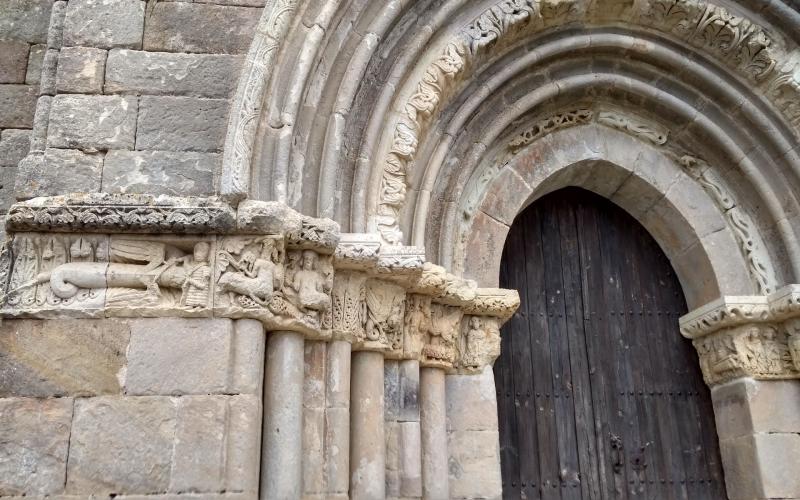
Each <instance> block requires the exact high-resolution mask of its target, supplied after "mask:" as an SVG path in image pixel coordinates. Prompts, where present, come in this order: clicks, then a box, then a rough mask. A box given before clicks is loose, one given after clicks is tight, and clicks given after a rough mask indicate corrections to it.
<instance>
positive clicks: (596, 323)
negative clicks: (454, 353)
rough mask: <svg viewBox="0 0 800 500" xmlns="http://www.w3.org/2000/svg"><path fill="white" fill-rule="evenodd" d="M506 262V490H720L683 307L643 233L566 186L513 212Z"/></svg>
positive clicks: (710, 494) (548, 495) (646, 493)
mask: <svg viewBox="0 0 800 500" xmlns="http://www.w3.org/2000/svg"><path fill="white" fill-rule="evenodd" d="M502 262H503V263H502V266H501V272H500V285H501V286H502V287H504V288H514V289H517V290H519V292H520V298H521V305H520V309H519V311H518V312H517V313H516V314H515V315H514V317H513V318H512V319H511V320H510V321H509V322H508V323H507V324H506V325H505V327H504V328H503V331H502V339H503V340H502V354H501V356H500V358H499V359H498V360H497V362H496V364H495V368H494V373H495V379H496V384H497V403H498V416H499V419H500V446H501V463H502V476H503V496H504V498H537V499H538V498H542V499H564V500H567V499H576V500H577V499H617V498H622V499H628V498H643V499H656V500H661V499H686V500H706V499H708V500H716V499H724V498H726V496H725V492H724V484H723V477H722V469H721V465H720V458H719V450H718V445H717V435H716V429H715V426H714V416H713V410H712V407H711V403H710V401H711V399H710V394H709V390H708V388H707V387H706V385H705V384H704V382H703V380H702V375H701V373H700V368H699V364H698V361H697V354H696V353H695V350H694V347H693V346H692V344H691V342H689V341H688V340H686V339H684V338H682V337H681V335H680V333H679V331H678V318H679V317H680V316H681V315H683V314H685V313H686V303H685V300H684V297H683V294H682V292H681V288H680V285H679V283H678V280H677V278H676V276H675V273H674V272H673V270H672V267H671V266H670V263H669V261H668V260H667V258H666V257H665V255H664V254H663V252H662V251H661V249H660V248H659V247H658V245H657V244H656V242H655V241H654V240H653V239H652V237H650V235H649V234H648V233H647V232H646V230H645V229H644V228H643V227H642V226H641V225H640V224H639V223H638V222H637V221H636V220H635V219H633V218H632V217H631V216H630V215H628V214H627V213H625V212H624V211H623V210H622V209H620V208H619V207H617V206H616V205H614V204H613V203H611V202H610V201H608V200H606V199H604V198H602V197H600V196H598V195H595V194H593V193H590V192H588V191H585V190H582V189H577V188H569V189H564V190H561V191H557V192H555V193H552V194H550V195H548V196H546V197H544V198H542V199H540V200H538V201H537V202H535V203H534V204H533V205H532V206H530V207H528V208H527V209H526V210H525V211H524V212H523V213H522V214H520V216H518V217H517V219H516V220H515V221H514V224H513V226H512V228H511V231H510V233H509V235H508V239H507V242H506V246H505V249H504V251H503V261H502Z"/></svg>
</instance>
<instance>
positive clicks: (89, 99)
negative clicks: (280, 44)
mask: <svg viewBox="0 0 800 500" xmlns="http://www.w3.org/2000/svg"><path fill="white" fill-rule="evenodd" d="M263 5H264V0H202V1H201V0H196V1H194V2H191V1H166V0H148V1H143V0H69V1H64V0H56V1H53V0H4V1H3V2H2V5H0V40H1V41H0V44H3V45H2V46H0V47H2V48H0V54H2V55H1V56H0V58H2V60H0V68H2V70H0V129H2V146H0V161H2V167H3V171H2V173H3V175H2V184H3V185H4V186H6V187H5V188H3V190H2V191H0V192H2V193H4V194H3V197H2V202H1V203H0V208H1V209H2V210H6V209H7V207H8V205H9V204H10V203H11V202H12V201H13V196H12V195H11V194H10V193H8V188H9V187H10V186H11V185H12V183H14V177H15V175H16V184H15V188H14V189H15V195H16V198H17V199H25V198H30V197H35V196H49V195H57V194H65V193H70V192H99V191H104V192H112V193H144V192H146V193H148V194H155V195H158V194H172V195H181V196H190V195H198V196H203V195H209V194H213V193H214V192H215V188H216V183H217V177H218V174H219V168H220V164H221V157H222V155H221V152H222V147H223V141H224V135H225V129H226V125H227V119H228V112H229V107H230V105H229V97H230V96H231V94H232V93H233V91H234V89H235V88H236V85H237V81H238V77H239V69H240V66H241V63H242V58H243V54H244V53H246V52H247V50H248V48H249V45H250V42H251V41H252V39H253V32H254V30H255V26H256V23H257V21H258V19H259V17H260V15H261V10H262V8H263ZM6 59H7V60H8V61H6ZM39 73H41V75H42V76H41V83H40V78H39ZM31 129H32V131H31ZM29 137H30V140H31V147H30V150H31V153H30V155H29V156H28V157H27V158H25V159H24V160H23V161H22V162H21V163H19V166H18V167H17V164H18V162H20V160H21V159H22V157H23V156H24V155H25V153H27V149H28V147H27V144H28V138H29ZM15 167H17V168H15ZM17 169H18V170H17ZM5 193H7V194H5Z"/></svg>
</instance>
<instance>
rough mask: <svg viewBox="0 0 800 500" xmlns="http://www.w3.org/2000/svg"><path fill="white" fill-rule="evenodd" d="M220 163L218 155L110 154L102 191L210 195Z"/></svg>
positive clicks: (189, 153)
mask: <svg viewBox="0 0 800 500" xmlns="http://www.w3.org/2000/svg"><path fill="white" fill-rule="evenodd" d="M221 161H222V160H221V156H220V155H219V154H217V153H194V152H172V151H117V150H115V151H109V152H108V154H107V155H106V158H105V164H104V168H103V191H104V192H109V193H147V194H152V195H161V194H166V195H173V196H204V195H210V194H213V193H214V179H215V173H216V172H217V171H218V170H219V167H220V163H221Z"/></svg>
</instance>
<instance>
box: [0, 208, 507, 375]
mask: <svg viewBox="0 0 800 500" xmlns="http://www.w3.org/2000/svg"><path fill="white" fill-rule="evenodd" d="M136 200H137V201H141V199H139V198H137V199H136ZM73 201H74V200H72V199H69V198H64V197H62V198H57V199H49V200H38V201H36V202H35V203H27V204H20V206H22V207H25V208H26V209H29V210H34V211H35V209H40V208H44V209H46V211H47V213H51V212H53V213H56V214H58V213H62V212H65V211H66V212H68V213H72V212H71V211H72V210H73V209H74V208H75V207H76V205H75V204H74V203H73ZM93 201H95V202H96V203H88V202H87V200H85V199H81V203H82V205H79V206H81V207H83V206H89V207H91V208H92V209H93V210H96V211H100V212H102V213H117V212H120V211H121V210H123V209H127V208H129V207H131V206H135V207H139V208H138V210H140V215H141V214H144V213H146V212H147V211H148V210H151V206H150V205H147V206H146V207H147V208H142V207H143V206H144V205H141V204H139V205H133V204H132V202H131V203H129V204H128V205H122V204H121V200H120V199H117V198H110V197H107V196H106V197H104V196H98V197H96V199H93ZM111 201H115V202H117V203H120V204H119V205H112V204H111ZM129 201H130V200H129ZM195 201H196V203H195V204H194V206H192V207H189V206H188V204H187V203H181V204H177V202H176V203H171V202H175V200H163V199H162V200H159V203H161V204H160V205H158V210H160V211H164V210H168V209H172V208H175V207H177V206H179V207H180V208H181V209H182V210H183V211H185V212H187V214H188V220H196V219H195V218H193V214H195V212H201V213H205V210H206V209H208V208H209V206H211V205H209V204H210V203H211V202H209V201H207V200H206V201H205V202H204V201H202V200H195ZM168 202H170V203H171V204H169V203H168ZM154 203H155V202H154ZM215 203H216V202H215ZM165 207H166V208H165ZM213 207H214V208H216V209H220V210H224V212H225V213H226V214H227V215H226V218H225V219H224V220H225V224H224V225H221V224H209V225H207V226H206V229H205V230H203V231H202V232H201V234H198V232H197V231H195V232H192V231H191V230H190V229H192V228H194V226H188V227H185V228H184V229H182V230H175V229H174V227H173V234H133V233H134V231H131V232H129V233H124V232H122V231H121V230H122V229H127V228H129V227H133V228H138V226H130V225H128V226H121V225H119V224H118V223H116V222H109V220H108V219H103V220H101V221H99V222H95V224H94V225H92V226H90V227H91V228H92V229H93V230H94V231H101V230H106V231H107V232H105V233H101V232H91V233H89V232H86V231H85V227H86V226H85V225H82V226H78V227H73V226H72V225H70V221H69V220H67V219H64V218H62V219H59V222H58V224H53V223H50V224H47V225H45V224H42V223H41V222H40V223H39V224H40V225H33V226H30V225H23V224H21V223H19V222H15V223H14V224H15V225H10V227H12V228H14V229H16V228H19V227H34V228H37V229H41V228H46V229H49V230H50V231H41V230H39V231H13V230H12V231H11V232H9V233H8V240H7V241H6V242H5V244H4V246H3V247H2V250H1V251H0V289H2V295H0V316H2V317H6V318H54V317H79V318H96V317H164V316H174V317H222V318H252V319H257V320H259V321H261V322H262V323H263V324H264V325H265V328H266V329H267V330H289V331H297V332H300V333H302V334H303V335H305V336H306V337H308V338H311V339H320V340H330V339H332V338H336V339H343V340H348V341H350V342H352V343H353V348H354V349H357V350H358V349H361V350H375V351H380V352H383V353H384V354H385V356H387V357H390V358H401V359H419V360H420V361H421V362H422V363H423V364H425V365H426V366H440V367H444V368H446V369H448V370H455V371H461V372H465V373H472V372H474V371H477V370H479V369H480V368H482V367H483V366H486V365H487V364H491V363H492V362H493V361H494V359H495V358H496V357H497V355H498V354H499V342H500V337H499V327H500V325H501V324H502V322H503V321H505V320H506V319H508V317H510V315H511V314H513V312H514V310H515V309H516V307H517V306H518V305H519V296H518V294H517V292H516V291H513V290H501V289H480V288H477V285H476V284H475V283H474V282H472V281H468V280H463V279H461V278H458V277H456V276H454V275H452V274H449V273H447V272H446V270H445V269H444V268H442V267H440V266H436V265H433V264H431V263H427V262H425V252H424V249H422V248H417V247H401V246H387V245H385V244H381V242H380V237H379V235H377V234H344V235H340V234H339V230H338V224H336V223H335V222H333V221H331V220H327V219H315V218H311V217H307V216H304V215H302V214H299V213H297V212H295V211H294V210H291V209H289V208H288V207H286V206H285V205H281V204H279V203H274V202H254V201H245V202H243V203H240V205H239V210H238V212H235V213H234V211H233V210H232V209H230V207H228V206H227V205H224V204H217V205H213ZM17 213H19V212H17ZM159 213H160V212H159ZM31 220H37V219H35V218H34V219H31ZM144 220H147V219H144ZM56 228H57V229H58V230H56ZM82 229H83V231H81V230H82ZM142 229H145V226H142ZM153 229H160V228H159V227H158V226H153ZM177 233H181V234H177Z"/></svg>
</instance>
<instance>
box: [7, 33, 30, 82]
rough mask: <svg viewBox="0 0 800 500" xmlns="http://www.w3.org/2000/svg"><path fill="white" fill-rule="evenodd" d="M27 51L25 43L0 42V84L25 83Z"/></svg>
mask: <svg viewBox="0 0 800 500" xmlns="http://www.w3.org/2000/svg"><path fill="white" fill-rule="evenodd" d="M29 50H30V47H29V45H28V44H27V43H25V42H22V41H18V40H0V83H25V73H26V70H27V68H28V51H29Z"/></svg>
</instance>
